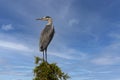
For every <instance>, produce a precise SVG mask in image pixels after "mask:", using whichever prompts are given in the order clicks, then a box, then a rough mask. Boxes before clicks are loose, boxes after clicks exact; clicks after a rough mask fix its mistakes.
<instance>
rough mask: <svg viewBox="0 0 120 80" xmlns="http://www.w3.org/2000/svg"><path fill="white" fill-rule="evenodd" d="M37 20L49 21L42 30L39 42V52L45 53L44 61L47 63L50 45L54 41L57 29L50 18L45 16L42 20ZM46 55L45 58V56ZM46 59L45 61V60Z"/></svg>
mask: <svg viewBox="0 0 120 80" xmlns="http://www.w3.org/2000/svg"><path fill="white" fill-rule="evenodd" d="M36 20H42V21H47V22H48V23H47V24H46V26H45V28H44V29H43V30H42V32H41V35H40V42H39V50H40V51H41V52H43V61H46V62H47V48H48V45H49V44H50V42H51V40H52V39H53V36H54V33H55V29H54V26H53V21H52V18H51V17H50V16H45V17H42V18H38V19H36ZM44 54H45V56H44ZM44 58H45V59H44Z"/></svg>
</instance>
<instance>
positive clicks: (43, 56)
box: [43, 51, 44, 61]
mask: <svg viewBox="0 0 120 80" xmlns="http://www.w3.org/2000/svg"><path fill="white" fill-rule="evenodd" d="M43 61H44V51H43Z"/></svg>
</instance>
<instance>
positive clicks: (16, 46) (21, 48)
mask: <svg viewBox="0 0 120 80" xmlns="http://www.w3.org/2000/svg"><path fill="white" fill-rule="evenodd" d="M0 47H3V48H7V49H12V50H19V51H28V52H31V51H32V49H30V48H29V47H27V46H25V45H24V44H20V43H15V42H9V41H3V40H0Z"/></svg>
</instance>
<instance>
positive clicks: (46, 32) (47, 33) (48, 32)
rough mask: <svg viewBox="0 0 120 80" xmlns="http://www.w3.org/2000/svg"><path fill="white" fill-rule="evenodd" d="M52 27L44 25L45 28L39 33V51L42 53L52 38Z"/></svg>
mask: <svg viewBox="0 0 120 80" xmlns="http://www.w3.org/2000/svg"><path fill="white" fill-rule="evenodd" d="M54 32H55V31H54V27H53V26H51V25H46V27H45V28H44V29H43V31H42V32H41V37H40V49H41V51H43V50H44V49H46V48H47V46H48V45H49V43H50V42H51V40H52V38H53V36H54Z"/></svg>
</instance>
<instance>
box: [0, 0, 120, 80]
mask: <svg viewBox="0 0 120 80" xmlns="http://www.w3.org/2000/svg"><path fill="white" fill-rule="evenodd" d="M119 4H120V1H119V0H19V1H18V0H0V79H1V80H32V78H33V72H32V70H33V68H34V66H35V64H34V56H42V54H41V53H40V52H39V49H38V44H39V37H40V32H41V30H42V29H43V28H44V26H45V24H46V22H42V21H36V20H35V19H36V18H40V17H43V16H46V15H49V16H51V17H52V18H53V23H54V27H55V30H56V33H55V36H54V39H53V40H52V42H51V44H50V46H49V48H48V60H49V62H50V63H52V62H56V63H57V64H58V65H59V66H60V67H61V68H62V70H63V71H64V72H66V73H68V74H69V75H70V76H71V79H70V80H120V76H119V74H120V5H119Z"/></svg>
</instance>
